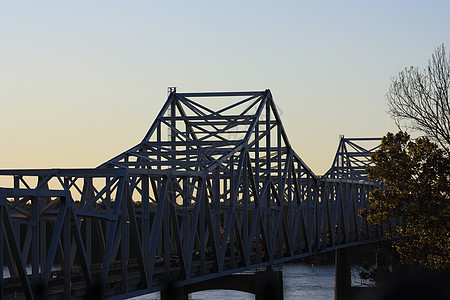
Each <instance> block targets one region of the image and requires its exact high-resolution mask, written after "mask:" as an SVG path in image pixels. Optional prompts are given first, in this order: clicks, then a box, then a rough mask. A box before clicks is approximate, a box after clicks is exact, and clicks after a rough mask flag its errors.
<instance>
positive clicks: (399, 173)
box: [361, 131, 450, 271]
mask: <svg viewBox="0 0 450 300" xmlns="http://www.w3.org/2000/svg"><path fill="white" fill-rule="evenodd" d="M372 162H373V165H372V166H371V167H369V168H368V170H367V171H368V173H369V178H371V179H374V180H380V181H382V182H383V183H384V187H383V188H382V189H377V190H375V191H373V192H372V194H371V195H370V207H369V209H368V210H363V211H361V214H362V215H363V216H366V217H367V219H368V221H369V222H371V223H373V224H380V225H385V226H389V224H391V223H390V222H391V220H392V219H393V218H394V219H399V220H401V223H400V224H401V225H398V226H397V227H396V228H394V229H393V231H392V236H394V237H396V239H394V247H395V248H396V250H397V252H398V253H399V254H400V258H401V260H402V262H404V263H418V264H420V265H422V266H424V267H426V268H428V269H432V270H445V271H449V270H450V159H449V157H448V156H447V155H446V153H445V152H444V151H443V150H442V149H440V148H439V147H438V146H437V145H436V144H435V143H432V142H431V141H430V140H429V139H428V138H426V137H420V138H418V139H416V140H415V141H411V140H410V136H409V135H408V134H407V133H405V132H402V131H400V132H398V133H397V134H392V133H388V134H387V135H386V136H384V137H383V139H382V142H381V147H380V148H379V149H378V150H377V151H376V152H375V153H374V154H373V155H372Z"/></svg>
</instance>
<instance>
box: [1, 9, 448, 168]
mask: <svg viewBox="0 0 450 300" xmlns="http://www.w3.org/2000/svg"><path fill="white" fill-rule="evenodd" d="M0 38H1V40H0V102H1V117H0V141H1V142H0V168H2V169H6V168H8V169H9V168H79V167H96V166H98V165H99V164H101V163H102V162H104V161H106V160H108V159H110V158H111V157H113V156H115V155H116V154H119V153H121V152H123V151H125V150H126V149H128V148H130V147H131V146H133V145H135V144H137V143H139V142H140V141H141V139H142V138H143V136H144V135H145V133H146V132H147V130H148V128H149V127H150V125H151V123H152V122H153V120H154V119H155V117H156V115H157V113H158V112H159V110H160V108H161V107H162V105H163V103H164V101H165V100H166V97H167V87H168V86H176V87H177V88H178V91H180V92H202V91H243V90H264V89H270V90H271V91H272V95H273V96H274V100H275V102H276V104H277V106H278V109H279V111H280V114H281V118H282V120H283V124H284V126H285V129H286V131H287V134H288V136H289V139H290V142H291V144H292V145H293V147H294V149H295V151H296V152H297V153H298V154H299V155H300V157H301V158H302V159H303V160H304V161H305V162H306V164H308V166H309V167H310V168H311V169H312V170H313V171H314V172H315V173H316V174H319V175H320V174H323V173H324V172H325V171H326V170H327V169H328V168H329V167H330V165H331V163H332V159H333V157H334V153H335V151H336V148H337V145H338V137H339V135H340V134H345V136H347V137H381V136H383V135H384V134H386V132H388V131H391V132H392V131H397V128H396V126H395V124H394V122H393V121H392V120H391V119H390V118H389V117H388V116H387V114H386V110H387V105H386V100H385V94H386V92H387V89H388V86H389V82H390V77H392V76H396V74H397V73H398V72H399V71H400V70H402V69H403V68H405V67H407V66H419V67H425V66H426V64H427V61H428V59H429V58H430V57H431V54H432V53H433V52H434V49H435V48H436V47H437V46H439V45H441V44H442V43H444V44H445V45H446V47H447V50H448V51H450V1H433V0H431V1H429V0H427V1H425V0H423V1H414V0H413V1H411V0H409V1H406V0H403V1H395V0H391V1H387V0H383V1H8V0H4V1H1V2H0Z"/></svg>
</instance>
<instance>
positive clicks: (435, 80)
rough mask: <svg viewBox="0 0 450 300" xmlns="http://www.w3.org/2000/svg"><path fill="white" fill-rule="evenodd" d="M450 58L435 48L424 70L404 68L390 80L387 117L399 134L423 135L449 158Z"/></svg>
mask: <svg viewBox="0 0 450 300" xmlns="http://www.w3.org/2000/svg"><path fill="white" fill-rule="evenodd" d="M449 92H450V56H448V57H446V54H445V46H444V44H442V45H441V46H440V47H437V48H436V50H435V52H434V54H433V55H432V57H431V60H429V61H428V66H427V68H425V69H423V70H419V68H417V67H410V68H405V69H404V70H403V71H401V72H399V74H398V77H393V78H391V85H390V86H389V91H388V93H387V94H386V98H387V101H388V106H389V110H388V113H389V115H390V116H391V117H392V118H393V119H394V120H395V122H396V124H397V126H398V127H399V129H401V130H405V131H408V130H414V131H415V130H418V131H422V132H423V133H425V135H427V136H428V137H430V139H432V140H433V141H435V142H437V143H438V144H439V145H440V146H441V147H442V148H443V149H444V150H445V151H446V152H447V154H448V155H450V103H449V97H448V96H449Z"/></svg>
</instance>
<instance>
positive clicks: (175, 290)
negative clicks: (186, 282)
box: [160, 283, 188, 300]
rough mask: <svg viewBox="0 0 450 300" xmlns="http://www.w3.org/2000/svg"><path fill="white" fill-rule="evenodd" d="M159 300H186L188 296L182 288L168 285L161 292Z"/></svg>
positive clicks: (171, 284)
mask: <svg viewBox="0 0 450 300" xmlns="http://www.w3.org/2000/svg"><path fill="white" fill-rule="evenodd" d="M160 298H161V300H188V294H187V293H186V291H185V287H184V286H176V285H175V284H173V283H169V284H167V285H166V286H165V287H164V288H163V289H162V290H161V292H160Z"/></svg>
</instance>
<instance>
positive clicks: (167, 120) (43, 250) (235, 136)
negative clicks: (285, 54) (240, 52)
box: [0, 90, 384, 299]
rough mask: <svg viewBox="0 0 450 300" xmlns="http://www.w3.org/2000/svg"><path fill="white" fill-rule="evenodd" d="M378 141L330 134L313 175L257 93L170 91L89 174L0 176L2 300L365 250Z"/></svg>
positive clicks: (79, 293)
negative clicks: (130, 142)
mask: <svg viewBox="0 0 450 300" xmlns="http://www.w3.org/2000/svg"><path fill="white" fill-rule="evenodd" d="M379 142H380V139H378V138H361V139H349V138H344V137H342V138H341V139H340V144H339V146H338V151H337V153H336V157H335V159H334V162H333V163H332V167H331V169H330V170H329V171H328V172H327V173H326V174H325V175H323V176H320V177H319V176H316V175H315V174H314V173H313V172H312V171H311V170H310V169H309V168H308V166H307V165H306V164H305V163H304V162H303V161H302V159H301V158H300V157H299V156H298V155H297V154H296V153H295V152H294V150H293V149H292V147H291V144H290V143H289V140H288V135H287V133H286V132H285V129H284V128H283V125H282V123H281V119H280V115H279V113H278V111H277V108H276V106H275V104H274V101H273V99H272V95H271V93H270V91H269V90H266V91H257V92H231V93H176V92H172V93H171V94H170V95H169V97H168V99H167V101H166V102H165V104H164V106H163V108H162V109H161V111H160V113H159V114H158V116H157V117H156V120H155V121H154V122H153V124H152V125H151V127H150V129H149V131H148V132H147V134H146V135H145V137H144V139H143V140H142V142H141V143H139V144H138V145H136V146H134V147H132V148H131V149H129V150H127V151H125V152H124V153H122V154H120V155H118V156H117V157H115V158H113V159H111V160H109V161H108V162H106V163H104V164H102V165H100V166H99V167H97V168H95V169H47V170H36V169H34V170H0V178H1V179H2V180H5V178H8V180H9V183H7V184H5V185H4V186H5V187H4V188H0V209H1V213H0V224H1V227H2V228H1V230H0V232H1V234H2V238H0V244H1V245H0V251H1V253H0V258H1V265H2V268H3V277H2V281H1V285H0V288H1V291H0V292H1V295H0V297H1V298H3V299H14V298H16V297H17V298H29V299H39V298H40V297H45V298H48V299H52V298H53V299H60V298H64V299H70V298H84V297H86V296H87V295H91V296H92V295H96V296H99V295H100V294H102V295H103V296H106V297H113V296H114V297H118V298H126V297H131V296H136V295H140V294H146V293H150V292H154V291H159V290H161V289H162V287H164V286H165V285H166V284H167V283H168V282H169V283H170V282H172V283H174V284H175V285H176V286H192V285H193V284H201V283H202V282H207V281H211V280H213V281H214V280H215V278H220V277H223V276H226V275H230V274H233V273H238V272H243V271H246V270H252V269H257V268H265V267H268V266H271V265H273V264H278V263H282V262H287V261H291V260H295V259H299V258H302V257H306V256H309V255H311V254H315V253H318V252H326V251H331V250H336V249H340V248H344V247H349V246H354V245H359V244H364V243H367V242H372V241H376V240H378V239H380V238H383V237H384V229H383V228H381V227H375V226H372V225H370V224H369V223H367V222H366V220H365V219H363V218H361V217H360V216H359V215H358V210H359V209H361V208H363V207H367V206H368V196H369V193H370V192H371V191H372V190H373V189H374V188H377V187H378V186H379V183H378V182H374V181H370V180H369V179H368V178H367V174H366V172H365V169H366V167H367V166H368V165H369V163H370V155H371V153H372V152H373V150H374V149H376V148H377V147H378V146H379ZM367 145H369V146H367ZM30 154H31V153H30ZM3 182H4V181H3ZM93 297H94V296H93Z"/></svg>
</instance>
